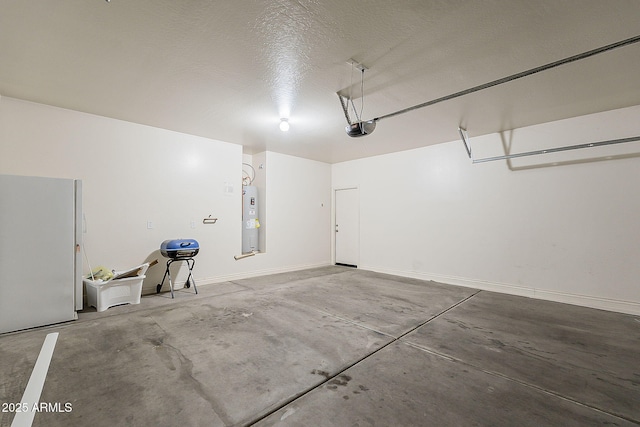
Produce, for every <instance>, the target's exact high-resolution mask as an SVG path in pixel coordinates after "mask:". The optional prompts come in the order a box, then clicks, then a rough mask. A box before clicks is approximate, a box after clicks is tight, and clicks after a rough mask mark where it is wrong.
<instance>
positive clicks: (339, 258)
mask: <svg viewBox="0 0 640 427" xmlns="http://www.w3.org/2000/svg"><path fill="white" fill-rule="evenodd" d="M335 203H336V211H335V212H336V226H335V233H334V234H335V244H336V247H335V252H336V264H339V265H348V266H353V267H357V266H358V260H359V256H360V207H359V201H358V189H357V188H348V189H342V190H335Z"/></svg>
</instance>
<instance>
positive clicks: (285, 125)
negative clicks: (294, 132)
mask: <svg viewBox="0 0 640 427" xmlns="http://www.w3.org/2000/svg"><path fill="white" fill-rule="evenodd" d="M280 130H281V131H282V132H287V131H289V119H280Z"/></svg>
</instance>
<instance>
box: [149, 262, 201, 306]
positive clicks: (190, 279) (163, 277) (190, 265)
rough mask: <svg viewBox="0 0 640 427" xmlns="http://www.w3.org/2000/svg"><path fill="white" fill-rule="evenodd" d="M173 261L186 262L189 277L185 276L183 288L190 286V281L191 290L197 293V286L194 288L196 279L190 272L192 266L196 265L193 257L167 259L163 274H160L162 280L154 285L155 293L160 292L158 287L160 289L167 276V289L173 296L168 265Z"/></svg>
mask: <svg viewBox="0 0 640 427" xmlns="http://www.w3.org/2000/svg"><path fill="white" fill-rule="evenodd" d="M174 261H185V262H186V263H187V267H189V277H187V281H186V282H185V284H184V287H185V288H190V287H191V283H193V290H194V291H196V294H197V293H198V288H196V281H195V280H194V279H193V276H192V274H191V272H192V271H193V266H194V265H196V260H195V259H193V258H171V259H169V260H168V261H167V269H166V270H165V271H164V276H162V282H160V284H159V285H158V286H157V287H156V293H157V294H159V293H160V289H162V285H164V279H165V278H166V277H167V276H169V289H170V290H171V298H173V282H171V271H169V267H170V266H171V264H172V263H173V262H174Z"/></svg>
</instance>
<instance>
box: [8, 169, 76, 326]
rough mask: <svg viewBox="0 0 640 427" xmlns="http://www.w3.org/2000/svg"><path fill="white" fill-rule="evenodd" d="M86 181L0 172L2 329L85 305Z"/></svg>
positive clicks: (70, 315)
mask: <svg viewBox="0 0 640 427" xmlns="http://www.w3.org/2000/svg"><path fill="white" fill-rule="evenodd" d="M81 242H82V181H79V180H73V179H61V178H42V177H28V176H14V175H0V333H4V332H11V331H17V330H21V329H27V328H33V327H37V326H43V325H50V324H54V323H59V322H65V321H68V320H73V319H76V318H77V315H76V310H81V309H82V256H81Z"/></svg>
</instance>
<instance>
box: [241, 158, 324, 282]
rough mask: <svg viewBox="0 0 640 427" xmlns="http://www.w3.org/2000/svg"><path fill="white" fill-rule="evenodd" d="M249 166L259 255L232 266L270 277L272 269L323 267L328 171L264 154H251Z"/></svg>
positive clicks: (311, 163) (320, 165)
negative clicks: (256, 205) (256, 204)
mask: <svg viewBox="0 0 640 427" xmlns="http://www.w3.org/2000/svg"><path fill="white" fill-rule="evenodd" d="M246 159H247V157H245V161H246ZM251 161H252V163H253V167H254V169H255V170H256V178H255V180H254V182H253V185H255V186H256V187H257V188H258V192H259V193H258V197H259V203H260V206H259V211H258V212H259V218H258V219H259V220H260V224H261V227H260V230H259V231H260V239H261V240H260V244H259V246H260V248H261V250H262V251H264V252H263V253H260V254H258V255H256V256H253V257H250V258H245V259H242V260H240V261H238V263H239V264H243V265H244V264H247V265H250V266H251V269H252V271H253V272H254V273H253V274H267V273H271V272H275V270H274V266H277V265H291V266H292V267H295V269H302V268H308V267H317V266H322V265H328V264H329V263H330V261H331V256H330V254H331V242H330V241H331V234H330V233H329V227H330V224H331V207H330V202H331V166H330V165H329V164H327V163H322V162H317V161H313V160H306V159H301V158H299V157H294V156H289V155H285V154H278V153H273V152H268V151H267V152H262V153H257V154H255V155H253V156H252V158H251ZM260 165H262V168H260Z"/></svg>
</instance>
